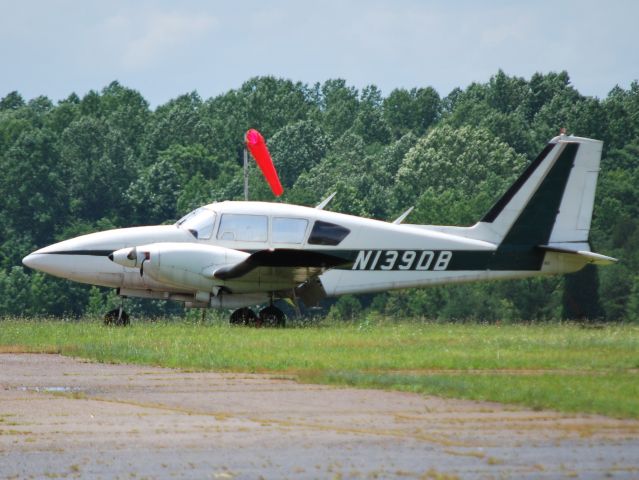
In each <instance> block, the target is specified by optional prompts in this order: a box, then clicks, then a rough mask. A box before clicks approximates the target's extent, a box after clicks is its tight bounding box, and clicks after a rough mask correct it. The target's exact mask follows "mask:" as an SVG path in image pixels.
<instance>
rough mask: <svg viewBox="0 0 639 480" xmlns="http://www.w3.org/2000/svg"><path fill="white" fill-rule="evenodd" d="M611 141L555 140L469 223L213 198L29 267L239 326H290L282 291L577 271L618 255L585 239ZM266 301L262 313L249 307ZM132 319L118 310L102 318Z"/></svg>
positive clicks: (332, 292)
mask: <svg viewBox="0 0 639 480" xmlns="http://www.w3.org/2000/svg"><path fill="white" fill-rule="evenodd" d="M602 145H603V143H602V142H601V141H598V140H591V139H587V138H579V137H573V136H565V135H560V136H558V137H555V138H553V139H552V140H551V141H550V143H548V145H547V146H546V147H545V148H544V149H543V151H542V152H541V153H540V154H539V156H538V157H537V158H536V159H535V160H534V161H533V162H532V163H531V164H530V165H529V166H528V167H527V168H526V169H525V171H524V172H523V173H522V175H521V176H520V177H519V178H518V179H517V181H516V182H515V183H514V184H513V185H512V186H511V187H510V188H509V189H508V191H506V193H505V194H504V195H503V196H502V197H501V198H500V199H499V200H498V201H497V203H495V205H494V206H493V207H492V208H491V209H490V211H489V212H488V213H487V214H486V215H485V216H484V217H483V218H482V219H481V220H480V221H479V222H477V223H476V224H475V225H473V226H472V227H449V226H430V225H409V224H402V223H401V222H402V220H403V219H404V217H405V215H402V216H400V217H399V218H398V219H397V220H395V221H394V222H391V223H389V222H384V221H379V220H372V219H368V218H361V217H356V216H351V215H345V214H341V213H335V212H329V211H325V210H323V207H324V205H325V202H322V204H320V205H318V207H316V208H310V207H302V206H296V205H288V204H283V203H264V202H249V201H239V202H238V201H232V202H231V201H227V202H221V203H212V204H210V205H206V206H204V207H201V208H198V209H197V210H195V211H193V212H191V213H189V214H188V215H186V216H185V217H183V218H182V219H181V220H179V221H178V222H177V223H176V224H174V225H160V226H147V227H134V228H122V229H117V230H109V231H105V232H99V233H92V234H89V235H83V236H80V237H77V238H73V239H70V240H66V241H63V242H60V243H56V244H54V245H50V246H48V247H45V248H42V249H40V250H37V251H35V252H33V253H31V254H30V255H28V256H27V257H25V258H24V259H23V263H24V264H25V265H26V266H28V267H31V268H34V269H37V270H41V271H43V272H46V273H49V274H51V275H55V276H58V277H62V278H66V279H69V280H73V281H76V282H82V283H89V284H94V285H101V286H104V287H111V288H115V289H117V291H118V293H119V295H120V296H122V297H141V298H153V299H165V300H177V301H181V302H185V304H186V306H189V307H200V308H205V307H213V308H231V309H235V311H234V312H233V313H232V314H231V322H232V323H241V324H250V325H260V324H263V325H283V324H284V321H285V320H284V318H285V317H284V314H283V313H282V311H281V310H280V309H278V308H277V307H275V306H273V301H274V300H276V299H282V298H284V299H293V300H296V299H298V298H299V299H301V300H302V301H303V302H304V304H305V305H307V306H312V305H315V304H317V302H318V301H319V300H321V299H322V298H324V297H327V296H329V297H330V296H337V295H343V294H356V293H367V292H381V291H386V290H391V289H399V288H409V287H425V286H429V285H440V284H445V283H457V282H470V281H477V280H495V279H513V278H525V277H532V276H537V275H550V274H562V273H568V272H575V271H577V270H579V269H581V268H582V267H584V266H585V265H587V264H589V263H594V264H599V265H603V264H609V263H612V262H615V261H616V259H614V258H611V257H607V256H605V255H600V254H598V253H593V252H591V250H590V246H589V244H588V233H589V230H590V222H591V218H592V209H593V203H594V196H595V187H596V183H597V175H598V172H599V162H600V159H601V150H602ZM259 304H267V305H268V306H266V307H265V308H263V309H262V310H260V311H259V314H256V313H255V312H254V311H253V310H252V309H251V308H249V307H250V306H255V305H259ZM105 321H107V322H113V323H116V324H126V323H128V316H127V315H126V313H124V312H123V311H122V308H120V309H117V310H114V311H112V312H109V313H108V314H107V317H106V319H105Z"/></svg>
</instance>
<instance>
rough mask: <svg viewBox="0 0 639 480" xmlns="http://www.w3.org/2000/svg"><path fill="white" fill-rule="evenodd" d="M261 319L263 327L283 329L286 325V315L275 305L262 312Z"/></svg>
mask: <svg viewBox="0 0 639 480" xmlns="http://www.w3.org/2000/svg"><path fill="white" fill-rule="evenodd" d="M259 318H260V323H261V324H262V326H263V327H283V326H285V325H286V315H284V312H283V311H282V310H280V309H279V308H277V307H274V306H273V305H270V306H268V307H265V308H263V309H262V310H260V315H259Z"/></svg>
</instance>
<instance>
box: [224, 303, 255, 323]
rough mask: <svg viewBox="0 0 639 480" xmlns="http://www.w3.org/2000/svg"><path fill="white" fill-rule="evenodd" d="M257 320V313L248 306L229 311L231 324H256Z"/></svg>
mask: <svg viewBox="0 0 639 480" xmlns="http://www.w3.org/2000/svg"><path fill="white" fill-rule="evenodd" d="M257 321H258V318H257V315H255V312H254V311H253V310H251V309H250V308H248V307H244V308H238V309H237V310H235V311H234V312H233V313H231V320H230V323H231V325H248V326H256V325H257Z"/></svg>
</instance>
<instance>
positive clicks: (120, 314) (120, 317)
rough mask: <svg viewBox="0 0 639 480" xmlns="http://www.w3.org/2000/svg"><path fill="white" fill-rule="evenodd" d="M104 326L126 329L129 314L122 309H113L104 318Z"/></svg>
mask: <svg viewBox="0 0 639 480" xmlns="http://www.w3.org/2000/svg"><path fill="white" fill-rule="evenodd" d="M104 324H105V325H116V326H118V327H126V326H127V325H128V324H129V314H128V313H126V312H125V311H124V310H123V309H122V307H119V308H114V309H113V310H111V311H110V312H109V313H107V314H106V315H105V316H104Z"/></svg>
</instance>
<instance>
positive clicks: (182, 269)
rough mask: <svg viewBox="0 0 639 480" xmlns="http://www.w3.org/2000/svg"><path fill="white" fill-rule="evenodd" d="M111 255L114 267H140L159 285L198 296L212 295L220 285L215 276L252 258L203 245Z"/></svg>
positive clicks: (148, 248) (131, 250)
mask: <svg viewBox="0 0 639 480" xmlns="http://www.w3.org/2000/svg"><path fill="white" fill-rule="evenodd" d="M112 255H113V261H114V262H115V263H118V264H119V265H122V266H125V267H131V266H139V267H140V273H141V274H143V276H147V275H148V276H149V277H150V278H152V279H153V280H155V281H156V282H159V283H162V284H165V285H169V286H172V287H175V288H176V289H180V290H192V291H195V292H211V291H212V290H213V289H215V287H216V286H219V283H220V282H219V280H218V281H215V282H214V281H213V278H212V275H211V274H212V272H214V271H215V270H216V269H217V268H219V267H221V266H223V265H233V264H236V263H239V262H241V261H243V260H244V259H246V258H247V257H248V256H249V254H248V253H245V252H241V251H239V250H233V249H231V248H224V247H218V246H215V245H205V244H201V243H152V244H149V245H141V246H137V247H134V248H123V249H121V250H117V251H115V252H113V253H112ZM207 273H208V275H207Z"/></svg>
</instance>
